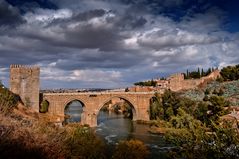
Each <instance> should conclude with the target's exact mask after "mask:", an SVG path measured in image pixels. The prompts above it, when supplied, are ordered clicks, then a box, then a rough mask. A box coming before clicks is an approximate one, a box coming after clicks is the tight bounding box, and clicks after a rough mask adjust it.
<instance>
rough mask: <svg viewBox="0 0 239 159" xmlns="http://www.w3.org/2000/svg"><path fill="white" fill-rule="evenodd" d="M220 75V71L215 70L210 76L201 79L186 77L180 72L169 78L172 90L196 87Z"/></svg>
mask: <svg viewBox="0 0 239 159" xmlns="http://www.w3.org/2000/svg"><path fill="white" fill-rule="evenodd" d="M218 77H220V71H219V70H215V71H213V72H212V73H211V74H209V75H208V76H205V77H202V78H200V79H184V75H183V74H181V73H178V74H174V75H172V76H170V77H169V78H168V79H167V80H168V81H169V89H171V90H172V91H180V90H187V89H193V88H196V87H198V86H199V85H201V84H203V83H205V82H209V81H212V80H216V79H217V78H218Z"/></svg>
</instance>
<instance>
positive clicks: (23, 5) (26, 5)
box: [6, 0, 57, 13]
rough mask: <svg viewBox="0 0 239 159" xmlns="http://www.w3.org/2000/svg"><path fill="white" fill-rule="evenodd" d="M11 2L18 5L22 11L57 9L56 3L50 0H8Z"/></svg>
mask: <svg viewBox="0 0 239 159" xmlns="http://www.w3.org/2000/svg"><path fill="white" fill-rule="evenodd" d="M6 1H7V2H8V3H9V4H11V5H13V6H16V7H17V8H19V9H20V10H21V11H22V12H24V13H25V12H28V11H34V9H36V8H47V9H57V7H56V5H55V4H54V3H51V2H50V1H48V0H6Z"/></svg>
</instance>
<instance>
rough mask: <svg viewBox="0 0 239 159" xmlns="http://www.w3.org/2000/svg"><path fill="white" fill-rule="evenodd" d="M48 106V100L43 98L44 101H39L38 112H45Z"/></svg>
mask: <svg viewBox="0 0 239 159" xmlns="http://www.w3.org/2000/svg"><path fill="white" fill-rule="evenodd" d="M48 107H49V102H48V101H47V100H44V101H43V102H42V103H41V108H40V112H41V113H46V112H48Z"/></svg>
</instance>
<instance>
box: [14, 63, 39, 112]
mask: <svg viewBox="0 0 239 159" xmlns="http://www.w3.org/2000/svg"><path fill="white" fill-rule="evenodd" d="M39 75H40V68H39V67H37V66H25V65H11V66H10V90H11V91H12V92H13V93H15V94H18V95H19V96H20V97H21V100H22V102H23V103H24V105H26V106H28V107H31V108H32V109H34V110H35V111H39V87H40V79H39Z"/></svg>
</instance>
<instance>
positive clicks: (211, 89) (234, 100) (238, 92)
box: [181, 80, 239, 106]
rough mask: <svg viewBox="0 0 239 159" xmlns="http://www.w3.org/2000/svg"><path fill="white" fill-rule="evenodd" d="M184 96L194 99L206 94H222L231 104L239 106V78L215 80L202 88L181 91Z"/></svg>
mask: <svg viewBox="0 0 239 159" xmlns="http://www.w3.org/2000/svg"><path fill="white" fill-rule="evenodd" d="M181 93H182V96H185V97H188V98H191V99H193V100H203V98H204V96H205V95H207V94H208V95H210V94H220V95H221V96H223V97H224V98H226V99H227V100H228V101H230V105H231V106H239V80H236V81H229V82H218V81H213V82H211V83H209V84H207V85H205V86H204V87H202V88H199V89H191V90H187V91H185V92H181Z"/></svg>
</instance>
